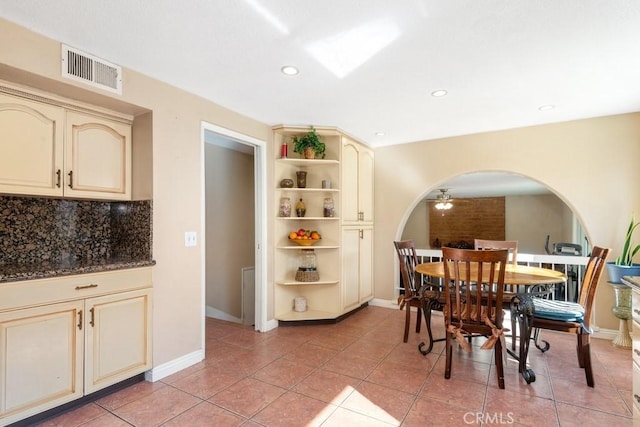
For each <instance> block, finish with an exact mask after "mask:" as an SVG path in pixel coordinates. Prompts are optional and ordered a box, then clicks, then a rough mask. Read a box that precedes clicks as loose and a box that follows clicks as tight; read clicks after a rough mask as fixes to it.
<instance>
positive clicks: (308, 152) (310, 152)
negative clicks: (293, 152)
mask: <svg viewBox="0 0 640 427" xmlns="http://www.w3.org/2000/svg"><path fill="white" fill-rule="evenodd" d="M303 154H304V158H305V159H315V158H316V151H315V150H314V149H313V147H307V148H305V149H304V152H303Z"/></svg>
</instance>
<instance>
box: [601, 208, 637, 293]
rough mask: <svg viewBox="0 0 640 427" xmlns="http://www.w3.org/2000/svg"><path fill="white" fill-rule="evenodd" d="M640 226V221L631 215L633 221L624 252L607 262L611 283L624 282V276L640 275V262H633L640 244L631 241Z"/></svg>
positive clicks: (630, 224) (625, 241)
mask: <svg viewBox="0 0 640 427" xmlns="http://www.w3.org/2000/svg"><path fill="white" fill-rule="evenodd" d="M638 227H640V222H636V221H635V217H634V216H631V222H630V223H629V227H628V228H627V234H626V235H625V237H624V245H623V246H622V253H620V256H618V257H617V258H616V260H615V261H610V262H607V272H608V273H609V281H610V282H611V283H622V282H621V281H620V278H621V277H622V276H640V264H635V263H634V262H633V257H634V256H635V255H636V254H637V253H638V252H640V244H637V245H635V246H633V244H632V243H631V239H632V237H633V232H634V231H635V230H636V228H638Z"/></svg>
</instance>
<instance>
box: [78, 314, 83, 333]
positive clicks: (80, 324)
mask: <svg viewBox="0 0 640 427" xmlns="http://www.w3.org/2000/svg"><path fill="white" fill-rule="evenodd" d="M78 329H79V330H82V310H80V311H78Z"/></svg>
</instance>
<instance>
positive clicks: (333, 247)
mask: <svg viewBox="0 0 640 427" xmlns="http://www.w3.org/2000/svg"><path fill="white" fill-rule="evenodd" d="M339 247H340V246H328V245H320V246H316V245H312V246H302V245H294V246H278V249H338V248H339Z"/></svg>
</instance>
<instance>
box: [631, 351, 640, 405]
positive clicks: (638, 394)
mask: <svg viewBox="0 0 640 427" xmlns="http://www.w3.org/2000/svg"><path fill="white" fill-rule="evenodd" d="M632 398H633V406H640V367H638V365H637V364H636V363H635V362H634V363H633V396H632Z"/></svg>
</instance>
